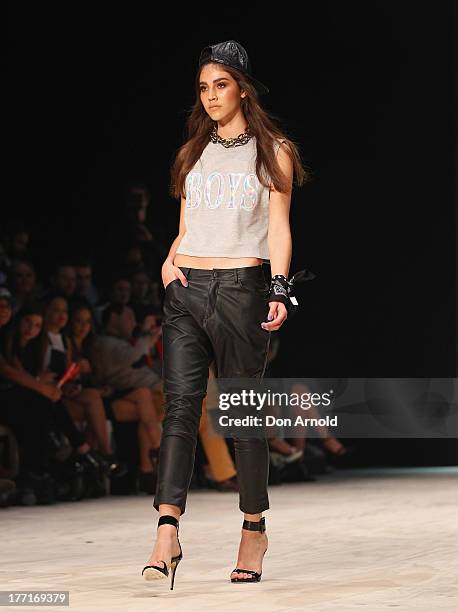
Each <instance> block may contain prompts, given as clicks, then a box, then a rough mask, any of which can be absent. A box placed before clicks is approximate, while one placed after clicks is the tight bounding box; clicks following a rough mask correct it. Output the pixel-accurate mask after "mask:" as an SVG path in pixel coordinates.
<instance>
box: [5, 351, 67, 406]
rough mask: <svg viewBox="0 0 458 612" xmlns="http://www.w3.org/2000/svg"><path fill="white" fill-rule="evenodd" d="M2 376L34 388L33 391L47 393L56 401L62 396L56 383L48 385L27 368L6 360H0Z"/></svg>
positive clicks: (28, 387) (48, 396) (22, 385)
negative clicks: (15, 365) (20, 367)
mask: <svg viewBox="0 0 458 612" xmlns="http://www.w3.org/2000/svg"><path fill="white" fill-rule="evenodd" d="M0 376H4V377H5V378H7V379H8V380H11V381H12V382H14V383H16V384H17V385H20V386H21V387H26V388H27V389H32V391H36V392H37V393H41V395H45V396H46V397H47V398H48V399H50V400H52V401H56V400H58V399H60V397H61V396H62V392H61V390H60V389H58V388H57V387H55V386H54V385H47V384H46V383H43V382H41V381H40V380H37V379H36V378H34V377H33V376H32V375H31V374H29V372H27V371H26V370H24V369H19V368H15V367H14V366H11V365H9V364H8V363H6V361H5V362H0Z"/></svg>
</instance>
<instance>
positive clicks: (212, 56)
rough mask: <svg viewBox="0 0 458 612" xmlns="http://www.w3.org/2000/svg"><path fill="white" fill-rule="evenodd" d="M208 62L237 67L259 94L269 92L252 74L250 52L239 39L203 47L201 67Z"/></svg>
mask: <svg viewBox="0 0 458 612" xmlns="http://www.w3.org/2000/svg"><path fill="white" fill-rule="evenodd" d="M208 62H218V63H219V64H226V66H232V68H237V69H238V70H240V71H241V72H243V73H244V74H245V75H246V76H247V77H248V78H249V80H250V81H251V82H252V83H253V85H254V86H255V87H256V89H257V91H258V93H259V94H266V93H269V89H268V87H266V86H265V85H264V84H263V83H261V81H258V80H257V79H255V78H254V77H253V76H252V74H251V64H250V60H249V59H248V53H247V52H246V50H245V49H244V48H243V47H242V45H241V44H240V43H238V42H237V41H235V40H226V41H224V42H221V43H216V44H214V45H208V47H205V48H204V49H202V51H201V53H200V57H199V68H200V67H201V66H203V65H204V64H207V63H208Z"/></svg>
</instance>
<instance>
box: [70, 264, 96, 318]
mask: <svg viewBox="0 0 458 612" xmlns="http://www.w3.org/2000/svg"><path fill="white" fill-rule="evenodd" d="M74 267H75V272H76V290H75V297H76V298H77V299H78V300H79V301H82V300H86V301H87V302H88V303H89V305H90V306H92V308H94V307H95V306H96V305H97V304H98V302H99V292H98V290H97V288H96V287H95V286H94V284H93V270H92V264H91V262H90V261H89V260H88V259H77V260H75V261H74Z"/></svg>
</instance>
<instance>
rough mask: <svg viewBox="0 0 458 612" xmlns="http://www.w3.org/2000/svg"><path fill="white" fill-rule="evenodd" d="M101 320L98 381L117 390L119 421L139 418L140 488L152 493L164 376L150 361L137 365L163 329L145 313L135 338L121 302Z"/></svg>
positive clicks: (114, 400)
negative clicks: (152, 366)
mask: <svg viewBox="0 0 458 612" xmlns="http://www.w3.org/2000/svg"><path fill="white" fill-rule="evenodd" d="M102 323H103V329H102V333H101V334H100V335H99V336H98V337H97V340H96V343H95V349H94V365H95V372H96V376H97V381H98V382H99V384H104V385H108V386H110V387H112V388H113V390H114V393H113V396H112V411H113V415H114V418H115V419H116V422H123V421H139V428H138V435H139V446H140V471H141V473H140V489H141V490H147V491H148V492H151V493H153V492H154V478H155V476H156V474H155V473H154V470H153V468H154V466H153V462H152V460H151V457H153V458H157V455H158V452H159V447H160V441H161V433H162V428H161V425H160V415H159V413H158V411H159V408H158V407H157V404H156V400H157V392H158V391H160V390H161V389H162V380H161V377H160V376H159V374H158V373H157V372H154V371H153V370H152V369H151V368H149V367H148V366H147V365H143V366H140V367H134V365H135V364H136V363H137V362H138V361H139V360H140V359H141V357H142V356H143V355H145V354H148V353H149V351H150V349H151V347H153V346H154V344H155V343H156V341H157V339H158V338H159V336H160V334H161V331H162V330H161V328H158V327H156V326H155V325H154V317H146V318H145V320H144V322H143V324H142V327H141V335H140V336H139V337H137V338H133V332H134V329H135V327H136V325H137V323H136V320H135V317H134V313H133V311H132V309H131V308H129V307H128V306H123V305H121V304H112V305H110V306H108V307H107V308H106V309H105V310H104V311H103V315H102ZM148 482H149V483H150V486H148Z"/></svg>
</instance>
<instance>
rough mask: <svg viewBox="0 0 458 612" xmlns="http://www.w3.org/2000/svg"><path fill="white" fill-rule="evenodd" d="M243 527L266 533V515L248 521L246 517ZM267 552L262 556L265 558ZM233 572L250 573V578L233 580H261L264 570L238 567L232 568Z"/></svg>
mask: <svg viewBox="0 0 458 612" xmlns="http://www.w3.org/2000/svg"><path fill="white" fill-rule="evenodd" d="M243 529H248V530H249V531H260V532H261V533H264V531H265V530H266V517H265V516H263V517H262V518H261V519H260V520H259V521H247V520H246V519H245V520H244V521H243ZM266 552H267V548H266V550H265V551H264V552H263V554H262V558H263V559H264V555H265V554H266ZM233 572H237V573H238V574H250V577H249V578H231V582H259V581H260V580H261V575H262V572H255V571H254V570H247V569H241V568H239V567H236V568H235V569H233V570H232V572H231V574H232V573H233Z"/></svg>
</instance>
